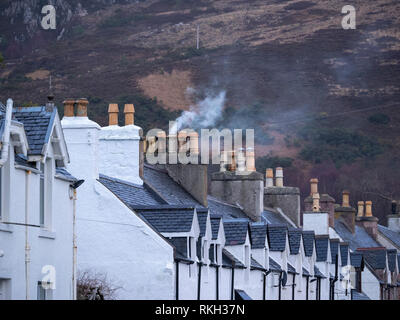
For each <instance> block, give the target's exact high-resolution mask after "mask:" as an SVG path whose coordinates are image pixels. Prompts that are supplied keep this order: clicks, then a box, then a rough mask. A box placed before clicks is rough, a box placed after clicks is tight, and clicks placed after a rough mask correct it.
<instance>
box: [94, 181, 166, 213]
mask: <svg viewBox="0 0 400 320" xmlns="http://www.w3.org/2000/svg"><path fill="white" fill-rule="evenodd" d="M99 181H100V183H101V184H103V185H104V186H105V187H106V188H107V189H109V190H110V191H111V192H112V193H114V194H115V195H116V196H117V197H118V198H119V199H120V200H121V201H122V202H124V203H125V204H126V205H127V206H128V207H129V208H130V209H132V210H135V209H136V208H137V207H140V206H147V205H148V206H154V205H159V204H165V201H163V200H162V199H161V198H160V197H158V196H157V195H156V194H155V193H154V192H153V191H152V190H151V189H150V188H148V187H147V185H146V184H143V185H142V186H140V185H137V184H134V183H130V182H127V181H122V180H119V179H116V178H111V177H108V176H105V175H102V174H100V177H99Z"/></svg>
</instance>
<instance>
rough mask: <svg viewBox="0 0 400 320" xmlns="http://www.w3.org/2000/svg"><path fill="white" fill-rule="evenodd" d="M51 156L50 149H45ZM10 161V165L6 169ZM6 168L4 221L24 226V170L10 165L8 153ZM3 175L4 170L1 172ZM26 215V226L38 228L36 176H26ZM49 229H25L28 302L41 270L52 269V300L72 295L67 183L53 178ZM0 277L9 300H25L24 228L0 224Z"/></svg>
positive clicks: (70, 211)
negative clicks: (5, 281)
mask: <svg viewBox="0 0 400 320" xmlns="http://www.w3.org/2000/svg"><path fill="white" fill-rule="evenodd" d="M49 152H50V153H51V148H50V150H49ZM10 161H11V164H12V165H11V166H9V164H10ZM6 167H9V168H10V173H11V181H6V185H7V186H9V189H10V191H11V192H10V202H9V204H10V207H9V217H8V222H15V223H25V202H26V197H25V185H26V184H25V182H26V175H27V173H26V171H25V170H21V169H16V168H15V166H14V152H11V153H10V154H9V160H8V163H7V165H6ZM3 173H4V171H3ZM29 180H30V181H29V205H28V208H29V212H28V216H29V217H28V224H32V225H39V219H40V214H39V208H40V207H39V183H40V182H39V175H38V174H36V173H31V174H30V176H29ZM53 208H54V209H53V212H52V228H51V230H44V229H43V228H37V227H29V228H28V242H29V246H30V248H31V250H30V262H29V282H28V286H29V299H32V300H36V299H37V286H38V282H39V281H42V279H43V278H44V276H45V274H42V268H43V267H44V266H46V265H48V266H52V267H54V270H55V272H56V278H55V280H56V281H55V289H54V290H53V291H52V299H62V300H64V299H65V300H69V299H72V297H73V295H72V294H73V292H72V287H73V286H72V270H73V259H72V219H73V202H72V200H71V199H70V198H69V182H67V181H64V180H60V179H57V178H56V179H54V182H53ZM0 250H3V251H4V256H3V257H0V278H3V279H4V278H5V279H9V280H10V281H9V282H8V283H9V284H10V288H9V290H10V293H11V295H10V296H9V298H10V299H21V300H24V299H25V297H26V280H25V226H18V225H5V224H1V223H0Z"/></svg>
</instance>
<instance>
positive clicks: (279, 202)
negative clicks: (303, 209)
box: [264, 167, 300, 226]
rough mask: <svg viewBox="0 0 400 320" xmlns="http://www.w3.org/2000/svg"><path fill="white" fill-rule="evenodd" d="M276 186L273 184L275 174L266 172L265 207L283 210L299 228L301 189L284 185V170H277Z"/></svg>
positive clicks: (271, 171) (269, 170) (269, 171)
mask: <svg viewBox="0 0 400 320" xmlns="http://www.w3.org/2000/svg"><path fill="white" fill-rule="evenodd" d="M275 178H276V179H275V186H274V183H273V179H274V172H273V170H272V169H270V168H269V169H267V170H266V181H265V188H264V207H266V208H273V209H274V208H275V209H278V208H279V209H281V210H282V212H283V213H284V214H285V215H286V216H287V217H288V218H289V219H290V220H291V221H292V222H294V223H295V224H296V225H297V226H300V189H299V188H296V187H286V186H284V185H283V169H282V168H281V167H278V168H276V169H275Z"/></svg>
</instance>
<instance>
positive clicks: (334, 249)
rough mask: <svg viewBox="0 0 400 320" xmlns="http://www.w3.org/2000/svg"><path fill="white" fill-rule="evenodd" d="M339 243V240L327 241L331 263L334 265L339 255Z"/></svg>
mask: <svg viewBox="0 0 400 320" xmlns="http://www.w3.org/2000/svg"><path fill="white" fill-rule="evenodd" d="M339 242H340V240H339V239H329V244H330V249H331V259H332V260H331V261H332V263H335V261H336V255H339Z"/></svg>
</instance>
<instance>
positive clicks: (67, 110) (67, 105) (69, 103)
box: [63, 99, 75, 117]
mask: <svg viewBox="0 0 400 320" xmlns="http://www.w3.org/2000/svg"><path fill="white" fill-rule="evenodd" d="M63 104H64V117H73V116H74V105H75V100H73V99H67V100H65V101H64V102H63Z"/></svg>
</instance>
